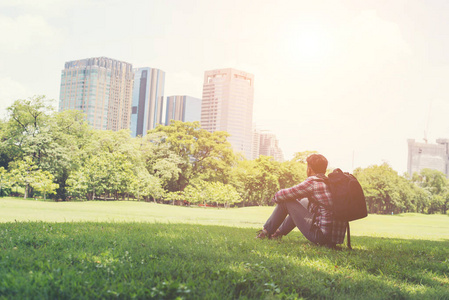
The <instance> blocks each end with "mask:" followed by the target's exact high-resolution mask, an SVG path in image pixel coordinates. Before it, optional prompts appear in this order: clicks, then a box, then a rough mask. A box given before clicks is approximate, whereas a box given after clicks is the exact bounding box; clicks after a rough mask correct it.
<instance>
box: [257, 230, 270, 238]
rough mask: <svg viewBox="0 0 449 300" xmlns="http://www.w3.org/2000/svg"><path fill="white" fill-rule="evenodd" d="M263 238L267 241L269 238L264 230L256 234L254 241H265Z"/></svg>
mask: <svg viewBox="0 0 449 300" xmlns="http://www.w3.org/2000/svg"><path fill="white" fill-rule="evenodd" d="M265 238H268V239H269V238H271V235H270V234H269V233H268V232H267V231H265V230H264V229H262V230H259V231H258V232H257V236H256V239H265Z"/></svg>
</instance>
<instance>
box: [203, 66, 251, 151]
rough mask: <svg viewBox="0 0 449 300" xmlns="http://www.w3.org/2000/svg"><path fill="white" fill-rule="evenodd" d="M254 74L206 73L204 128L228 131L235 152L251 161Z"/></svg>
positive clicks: (228, 70) (232, 72)
mask: <svg viewBox="0 0 449 300" xmlns="http://www.w3.org/2000/svg"><path fill="white" fill-rule="evenodd" d="M253 99H254V75H252V74H249V73H246V72H243V71H238V70H235V69H219V70H212V71H206V72H205V74H204V84H203V102H202V107H201V127H202V128H203V129H205V130H207V131H209V132H214V131H227V132H228V133H229V134H230V135H231V136H230V137H229V139H228V140H229V142H230V143H231V145H232V148H233V149H234V151H236V152H241V153H243V155H244V156H245V157H246V158H247V159H251V142H252V123H253V121H252V120H253Z"/></svg>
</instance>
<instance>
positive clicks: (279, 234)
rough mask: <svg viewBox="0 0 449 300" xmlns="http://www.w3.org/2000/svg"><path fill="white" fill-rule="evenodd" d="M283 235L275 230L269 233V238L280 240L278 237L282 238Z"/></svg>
mask: <svg viewBox="0 0 449 300" xmlns="http://www.w3.org/2000/svg"><path fill="white" fill-rule="evenodd" d="M283 236H284V235H283V234H282V233H281V232H280V231H276V232H275V233H273V234H272V235H271V237H270V238H271V239H273V240H280V239H282V237H283Z"/></svg>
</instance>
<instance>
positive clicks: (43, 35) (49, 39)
mask: <svg viewBox="0 0 449 300" xmlns="http://www.w3.org/2000/svg"><path fill="white" fill-rule="evenodd" d="M0 28H2V30H1V32H0V51H1V52H6V53H24V52H27V51H29V50H31V49H33V48H36V47H39V45H54V44H55V42H57V41H59V40H60V39H61V34H60V31H59V30H58V29H55V28H53V27H52V26H51V25H50V24H48V22H47V21H46V20H45V19H44V18H43V17H41V16H37V15H21V16H18V17H17V18H10V17H4V16H0Z"/></svg>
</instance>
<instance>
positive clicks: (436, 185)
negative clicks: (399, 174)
mask: <svg viewBox="0 0 449 300" xmlns="http://www.w3.org/2000/svg"><path fill="white" fill-rule="evenodd" d="M412 180H413V181H414V182H415V183H416V184H418V185H419V186H420V187H422V188H423V189H425V190H427V191H428V193H429V195H430V197H429V201H428V205H427V207H428V208H427V212H428V213H437V212H441V213H444V214H445V213H446V211H447V204H448V203H449V181H448V180H447V178H446V175H445V174H444V173H443V172H440V171H437V170H433V169H422V170H421V172H420V173H419V174H417V173H415V174H413V176H412Z"/></svg>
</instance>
